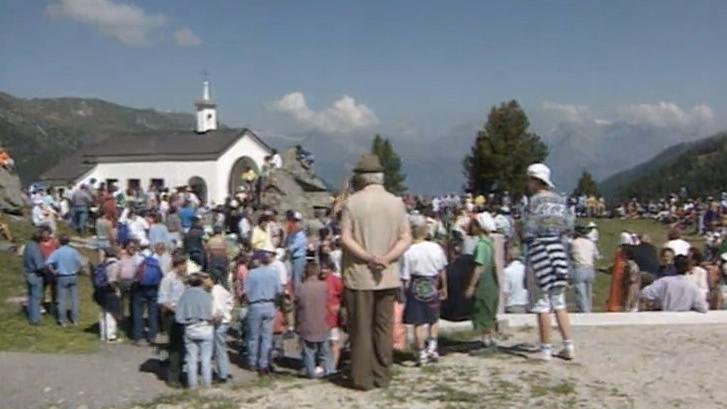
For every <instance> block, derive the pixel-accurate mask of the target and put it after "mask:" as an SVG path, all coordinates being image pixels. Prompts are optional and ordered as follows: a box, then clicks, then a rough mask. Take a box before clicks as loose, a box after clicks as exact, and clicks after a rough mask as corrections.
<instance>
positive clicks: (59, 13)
mask: <svg viewBox="0 0 727 409" xmlns="http://www.w3.org/2000/svg"><path fill="white" fill-rule="evenodd" d="M46 13H47V14H48V15H49V16H51V17H54V18H66V19H70V20H75V21H78V22H81V23H84V24H88V25H90V26H93V27H95V28H96V29H97V30H99V31H101V32H102V33H104V34H106V35H108V36H111V37H112V38H114V39H116V40H118V41H120V42H121V43H122V44H124V45H127V46H142V45H147V44H149V43H150V42H151V40H150V38H149V36H150V34H151V33H152V32H153V31H154V30H155V29H157V28H159V27H162V26H164V24H165V23H166V17H164V16H163V15H160V14H147V13H146V12H144V10H143V9H141V8H140V7H138V6H135V5H131V4H124V3H117V2H114V1H113V0H60V1H59V2H57V3H53V4H50V5H49V6H48V7H46Z"/></svg>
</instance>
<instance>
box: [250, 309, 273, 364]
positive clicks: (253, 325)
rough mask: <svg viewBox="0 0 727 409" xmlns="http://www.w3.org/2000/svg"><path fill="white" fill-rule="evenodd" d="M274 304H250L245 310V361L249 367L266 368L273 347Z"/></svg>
mask: <svg viewBox="0 0 727 409" xmlns="http://www.w3.org/2000/svg"><path fill="white" fill-rule="evenodd" d="M274 323H275V304H273V303H271V302H266V303H259V304H250V306H249V307H248V312H247V363H248V365H249V367H250V369H255V368H259V369H268V368H269V366H270V351H271V349H272V347H273V324H274Z"/></svg>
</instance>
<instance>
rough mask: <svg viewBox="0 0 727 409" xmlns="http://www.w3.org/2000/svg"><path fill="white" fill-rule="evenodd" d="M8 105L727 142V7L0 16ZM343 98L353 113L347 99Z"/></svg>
mask: <svg viewBox="0 0 727 409" xmlns="http://www.w3.org/2000/svg"><path fill="white" fill-rule="evenodd" d="M0 9H1V10H2V12H0V61H2V63H0V90H2V91H5V92H9V93H12V94H15V95H18V96H22V97H39V96H84V97H98V98H102V99H106V100H110V101H113V102H118V103H121V104H127V105H131V106H136V107H154V108H157V109H160V110H176V111H191V110H192V105H191V104H192V101H193V100H194V99H195V98H197V97H198V96H199V94H200V92H201V85H200V82H201V78H202V72H203V71H204V70H207V71H208V72H209V73H210V77H211V79H212V81H213V93H214V97H215V99H216V100H217V102H218V103H219V105H220V117H221V119H222V121H224V122H225V123H227V124H230V125H235V126H243V125H244V126H251V127H254V128H260V129H266V130H269V131H271V132H280V133H284V134H294V133H296V132H299V131H301V130H305V131H314V132H323V133H332V134H336V135H340V137H341V138H345V137H347V135H352V134H372V133H374V132H377V131H382V132H385V133H387V134H390V135H392V136H394V135H404V136H409V137H421V138H432V137H435V135H437V134H442V133H446V132H448V131H449V130H451V129H453V128H455V127H457V126H461V125H462V124H468V123H473V122H475V123H478V124H480V123H482V122H483V121H484V119H485V116H486V111H487V110H488V109H489V107H490V106H492V105H493V104H497V103H499V102H501V101H504V100H508V99H512V98H516V99H518V100H519V101H520V102H521V103H522V105H523V106H524V107H525V108H526V110H527V112H528V114H529V115H530V116H531V119H532V122H533V126H534V128H535V129H536V130H537V131H539V132H543V133H545V132H548V130H549V129H552V127H553V126H554V125H555V124H557V123H558V122H562V121H604V122H611V121H619V120H624V121H631V122H647V123H652V124H657V125H669V126H693V125H695V124H703V123H708V124H709V128H715V129H716V128H721V127H724V126H725V125H726V124H727V98H725V95H727V49H726V47H727V24H725V22H726V21H727V2H725V1H706V0H698V1H661V0H660V1H656V0H654V1H646V0H644V1H601V2H596V1H587V0H586V1H499V2H485V1H471V2H470V1H425V0H418V1H373V0H367V1H358V2H353V1H306V2H301V1H241V0H236V1H231V0H215V1H186V0H174V1H172V0H155V1H134V2H127V1H122V0H52V1H40V0H38V1H35V0H34V1H26V0H3V2H2V5H1V6H0ZM344 96H347V98H344Z"/></svg>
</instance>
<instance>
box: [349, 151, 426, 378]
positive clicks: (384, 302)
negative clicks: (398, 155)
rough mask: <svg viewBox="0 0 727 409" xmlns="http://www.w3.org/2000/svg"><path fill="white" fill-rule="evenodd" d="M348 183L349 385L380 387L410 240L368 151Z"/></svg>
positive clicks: (399, 206) (397, 202) (402, 211)
mask: <svg viewBox="0 0 727 409" xmlns="http://www.w3.org/2000/svg"><path fill="white" fill-rule="evenodd" d="M354 172H355V175H354V180H353V185H354V188H356V190H357V192H356V193H354V194H353V195H351V196H350V197H349V198H348V200H347V201H346V203H345V204H344V206H343V215H342V218H341V243H342V245H343V260H342V266H341V268H342V270H343V274H342V275H343V283H344V286H345V292H344V302H345V305H346V310H347V314H348V330H349V334H350V336H351V337H350V339H351V381H352V383H353V387H354V388H356V389H360V390H371V389H373V388H374V387H379V388H382V387H386V386H388V384H389V381H390V374H389V367H390V366H391V364H392V361H393V342H394V335H393V324H394V298H395V295H396V290H397V289H398V288H399V287H400V285H401V284H400V280H399V263H398V260H399V258H400V257H401V256H402V255H403V254H404V252H405V251H406V250H407V248H408V247H409V245H410V244H411V241H412V238H411V231H410V228H409V220H408V217H407V214H406V207H405V206H404V202H403V201H402V200H401V199H400V198H398V197H396V196H394V195H392V194H391V193H389V192H387V191H386V189H384V186H383V184H384V168H383V166H381V162H380V160H379V157H378V156H376V155H374V154H366V155H364V156H362V158H361V160H360V161H359V163H358V165H357V166H356V168H355V169H354Z"/></svg>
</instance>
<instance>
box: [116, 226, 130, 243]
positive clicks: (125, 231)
mask: <svg viewBox="0 0 727 409" xmlns="http://www.w3.org/2000/svg"><path fill="white" fill-rule="evenodd" d="M129 241H131V237H130V233H129V225H128V224H126V223H119V225H118V227H117V228H116V242H117V243H119V244H120V245H122V246H126V245H127V244H129Z"/></svg>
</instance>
